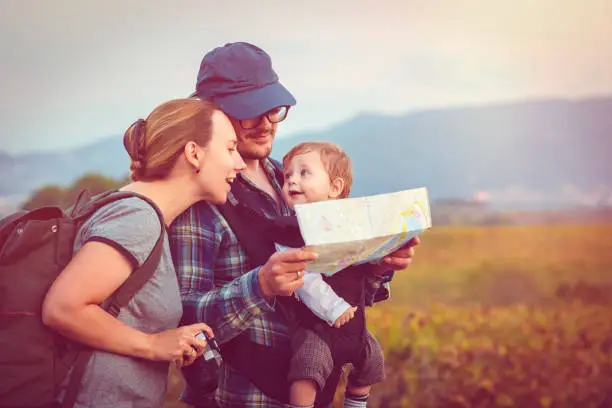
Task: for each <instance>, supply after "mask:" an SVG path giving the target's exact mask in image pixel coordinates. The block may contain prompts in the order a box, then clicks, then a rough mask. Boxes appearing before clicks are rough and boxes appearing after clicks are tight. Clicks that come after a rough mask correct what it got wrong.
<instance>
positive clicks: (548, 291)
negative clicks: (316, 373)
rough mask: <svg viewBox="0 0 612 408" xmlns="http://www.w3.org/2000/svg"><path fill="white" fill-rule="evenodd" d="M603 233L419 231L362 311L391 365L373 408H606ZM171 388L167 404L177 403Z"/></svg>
mask: <svg viewBox="0 0 612 408" xmlns="http://www.w3.org/2000/svg"><path fill="white" fill-rule="evenodd" d="M610 236H612V225H589V226H575V225H574V226H496V227H444V228H434V229H432V230H431V231H428V232H426V233H425V234H423V236H422V244H421V245H420V246H419V247H418V250H417V255H416V257H415V261H414V263H413V265H411V266H410V267H409V268H408V269H406V270H404V271H401V272H398V273H397V274H396V277H395V279H394V282H393V285H392V293H391V300H390V301H388V302H385V303H382V304H379V305H377V306H376V307H374V308H369V309H368V311H367V313H368V325H369V327H370V329H371V330H372V332H373V333H374V334H375V335H376V337H377V338H378V340H379V342H380V343H381V346H382V347H383V350H384V352H385V356H386V360H387V367H386V370H387V380H386V381H385V382H384V383H383V384H378V385H376V386H375V387H374V388H373V391H372V395H371V398H370V403H369V406H385V407H394V406H398V407H400V406H401V407H415V408H416V407H418V408H421V407H423V408H425V407H457V408H461V407H496V406H520V407H532V406H533V407H545V408H547V407H566V406H568V407H569V406H581V407H589V406H593V407H599V406H601V407H603V406H612V391H609V390H612V359H611V357H610V355H611V353H610V351H612V307H611V306H612V302H611V301H610V299H608V294H609V293H610V289H611V288H612V239H610V238H609V237H610ZM171 381H172V383H171V386H170V390H169V397H168V401H169V403H168V405H167V406H168V407H170V406H179V405H174V404H175V402H174V401H176V395H178V392H180V387H181V383H180V381H179V378H178V377H177V375H176V373H171ZM340 394H341V392H340V391H339V392H338V396H339V397H340ZM339 401H340V398H338V403H337V404H336V406H340V405H339ZM606 404H608V405H606Z"/></svg>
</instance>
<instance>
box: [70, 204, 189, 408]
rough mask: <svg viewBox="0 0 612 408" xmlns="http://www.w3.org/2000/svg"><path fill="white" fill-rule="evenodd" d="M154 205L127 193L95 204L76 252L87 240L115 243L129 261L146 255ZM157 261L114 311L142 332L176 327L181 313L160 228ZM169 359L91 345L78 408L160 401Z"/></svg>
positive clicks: (152, 236) (145, 407)
mask: <svg viewBox="0 0 612 408" xmlns="http://www.w3.org/2000/svg"><path fill="white" fill-rule="evenodd" d="M160 229H161V226H160V222H159V218H158V217H157V214H156V212H155V210H154V209H153V208H152V207H151V206H150V205H149V204H148V203H146V202H145V201H143V200H141V199H139V198H127V199H123V200H119V201H116V202H114V203H112V204H109V205H107V206H105V207H103V208H101V209H100V210H98V211H97V212H96V213H95V214H94V215H93V216H92V217H91V218H90V219H89V220H87V222H85V224H84V225H83V226H82V228H81V229H80V230H79V232H78V234H77V236H76V239H75V245H74V250H75V253H76V251H78V250H79V249H80V248H81V247H82V246H83V245H84V244H85V243H86V242H88V241H93V240H96V241H101V242H105V243H107V244H110V245H112V246H114V247H116V248H117V249H118V250H119V251H121V252H122V253H123V254H124V255H125V256H127V257H128V259H130V260H131V261H132V262H133V263H134V266H135V265H136V263H137V264H138V265H142V263H143V262H144V261H145V260H146V259H147V257H148V256H149V254H150V253H151V250H152V249H153V246H154V245H155V242H156V241H157V238H158V237H159V233H160ZM164 241H165V242H164V248H163V252H162V256H161V261H160V263H159V266H158V267H157V270H156V271H155V274H154V275H153V277H152V278H151V279H150V280H149V282H147V283H146V284H145V285H144V286H143V287H142V289H141V290H140V291H138V292H137V293H136V295H135V296H134V297H133V298H132V300H131V301H130V303H129V304H128V306H127V307H126V308H123V309H122V310H121V312H120V313H119V316H118V318H119V320H121V321H122V322H124V323H125V324H127V325H128V326H130V327H134V328H136V329H138V330H140V331H143V332H146V333H157V332H161V331H164V330H167V329H172V328H176V327H177V325H178V323H179V320H180V318H181V314H182V306H181V298H180V294H179V287H178V282H177V278H176V273H175V270H174V265H173V263H172V258H171V255H170V247H169V246H168V236H167V235H166V234H165V232H164ZM168 368H169V363H167V362H156V361H148V360H144V359H138V358H131V357H126V356H122V355H117V354H112V353H107V352H104V351H94V353H93V356H92V358H91V361H90V362H89V365H88V366H87V370H86V372H85V375H84V377H83V383H82V387H81V389H80V391H79V395H78V398H77V403H76V407H78V408H85V407H88V408H93V407H95V408H102V407H104V408H106V407H108V408H111V407H112V408H127V407H130V408H141V407H142V408H155V407H162V406H163V404H164V400H165V395H166V381H167V378H168Z"/></svg>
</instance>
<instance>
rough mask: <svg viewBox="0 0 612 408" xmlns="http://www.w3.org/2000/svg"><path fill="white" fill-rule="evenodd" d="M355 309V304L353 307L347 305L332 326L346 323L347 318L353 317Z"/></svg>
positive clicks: (336, 326)
mask: <svg viewBox="0 0 612 408" xmlns="http://www.w3.org/2000/svg"><path fill="white" fill-rule="evenodd" d="M356 310H357V306H355V307H349V308H348V309H346V310H345V311H344V313H342V314H341V315H340V317H338V318H337V319H336V321H335V322H334V327H335V328H338V327H340V326H342V325H343V324H344V323H347V322H348V321H349V320H351V319H352V318H353V317H355V311H356Z"/></svg>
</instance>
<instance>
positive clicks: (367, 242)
mask: <svg viewBox="0 0 612 408" xmlns="http://www.w3.org/2000/svg"><path fill="white" fill-rule="evenodd" d="M295 212H296V215H297V218H298V222H299V225H300V231H301V233H302V237H303V238H304V242H305V243H306V245H307V246H309V247H311V248H312V249H314V251H315V252H316V253H317V254H319V258H318V259H317V260H316V261H313V262H310V263H308V266H307V268H306V270H307V271H308V272H319V273H324V274H326V275H333V274H334V273H336V272H338V271H340V270H342V269H344V268H346V267H347V266H349V265H353V264H360V263H364V262H370V261H377V260H380V259H381V258H382V257H384V256H386V255H388V254H389V253H391V252H393V251H395V250H396V249H398V248H399V247H401V246H402V245H404V244H405V243H406V242H408V241H409V240H410V239H412V238H413V237H415V236H417V235H419V234H420V233H421V232H423V231H424V230H425V229H427V228H430V227H431V213H430V210H429V200H428V197H427V189H426V188H417V189H412V190H404V191H398V192H395V193H389V194H378V195H373V196H367V197H357V198H346V199H342V200H330V201H321V202H316V203H310V204H298V205H296V206H295Z"/></svg>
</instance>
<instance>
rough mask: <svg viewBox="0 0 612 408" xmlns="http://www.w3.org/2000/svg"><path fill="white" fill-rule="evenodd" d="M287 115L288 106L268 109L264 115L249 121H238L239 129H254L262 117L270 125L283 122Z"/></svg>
mask: <svg viewBox="0 0 612 408" xmlns="http://www.w3.org/2000/svg"><path fill="white" fill-rule="evenodd" d="M287 113H289V106H279V107H277V108H274V109H270V110H269V111H267V112H266V113H264V114H262V115H259V116H255V117H254V118H251V119H244V120H240V121H238V122H239V123H240V127H241V128H243V129H255V128H256V127H258V126H259V125H260V124H261V120H262V119H263V117H264V116H265V117H267V118H268V120H269V121H270V123H278V122H282V121H283V120H285V118H286V117H287Z"/></svg>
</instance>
